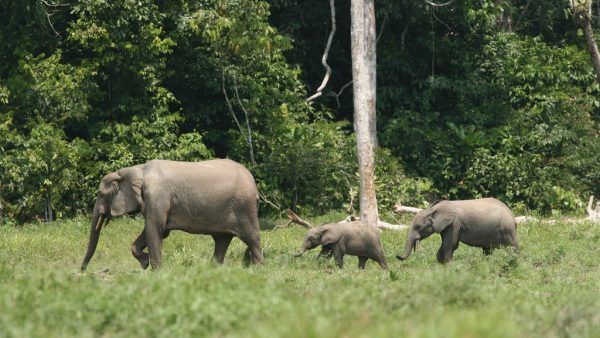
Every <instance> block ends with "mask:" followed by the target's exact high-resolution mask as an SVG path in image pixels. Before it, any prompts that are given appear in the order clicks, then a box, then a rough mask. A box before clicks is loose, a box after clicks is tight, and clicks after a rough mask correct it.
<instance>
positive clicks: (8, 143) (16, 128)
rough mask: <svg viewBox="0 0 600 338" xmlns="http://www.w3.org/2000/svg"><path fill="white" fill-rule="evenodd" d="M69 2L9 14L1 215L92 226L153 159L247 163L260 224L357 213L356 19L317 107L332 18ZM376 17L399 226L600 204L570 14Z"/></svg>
mask: <svg viewBox="0 0 600 338" xmlns="http://www.w3.org/2000/svg"><path fill="white" fill-rule="evenodd" d="M55 4H57V3H56V2H52V1H46V2H43V1H42V2H40V1H34V0H23V1H4V2H2V3H1V4H0V45H2V46H3V49H2V50H0V60H2V62H1V63H0V126H1V128H2V133H3V136H5V137H3V138H2V139H0V148H1V150H2V152H1V153H0V163H1V164H2V166H0V213H2V215H0V217H5V218H6V217H8V218H6V219H10V221H11V222H13V221H14V218H15V217H16V218H17V219H18V221H19V222H21V221H26V220H28V219H32V218H38V219H39V218H48V217H49V215H52V214H56V215H55V216H56V217H63V216H66V215H74V214H77V213H79V212H85V211H86V210H87V209H88V208H89V206H90V204H91V203H92V199H93V191H94V190H95V187H96V185H97V184H98V180H99V179H100V177H102V176H103V175H104V174H106V173H107V172H109V171H111V170H114V169H117V168H120V167H123V166H127V165H132V164H136V163H141V162H144V161H146V160H149V159H153V158H168V159H179V160H200V159H206V158H211V157H228V158H232V159H234V160H237V161H240V162H242V163H244V164H246V165H247V166H248V167H249V168H250V169H251V171H252V172H253V174H254V175H255V178H256V180H257V182H258V184H259V187H260V190H261V195H262V200H263V202H264V203H261V212H262V213H265V212H266V213H270V212H278V211H277V208H279V209H280V210H284V209H286V208H288V207H292V208H293V209H297V210H300V211H301V212H303V213H309V214H310V213H320V212H324V211H327V210H340V209H342V208H343V209H346V211H347V212H352V209H353V208H354V209H357V208H358V205H357V201H358V196H357V193H358V177H357V174H356V171H357V170H356V155H355V150H354V148H355V144H354V143H355V140H354V138H353V135H352V133H351V132H350V130H351V129H352V126H351V121H352V111H353V107H352V87H345V88H346V89H345V90H344V91H343V92H341V91H340V89H341V88H342V87H343V86H344V85H345V84H347V83H348V81H350V80H351V78H352V75H351V67H350V65H351V60H350V31H349V27H350V16H349V15H348V13H349V6H350V3H349V2H341V3H337V4H336V9H337V13H338V15H337V32H336V36H335V38H334V40H333V45H332V48H331V50H330V53H329V56H328V63H329V64H330V65H331V67H332V69H333V73H332V74H331V78H330V81H329V83H328V85H327V87H326V89H325V92H324V95H323V96H321V97H320V98H319V99H318V100H317V101H316V102H313V104H312V105H309V104H307V103H306V102H305V98H306V97H307V96H308V95H309V94H308V93H311V92H313V91H314V88H315V87H316V86H317V85H318V84H320V83H321V81H322V78H323V67H322V65H321V63H320V60H321V57H322V52H323V46H324V44H325V41H326V37H327V35H328V33H329V29H330V27H329V20H330V9H329V4H328V3H327V2H326V1H325V2H324V1H317V0H305V1H290V0H270V1H253V0H240V1H225V0H205V1H187V0H186V1H183V0H166V1H158V2H157V1H151V0H141V1H130V0H114V1H71V0H64V1H61V2H60V4H57V5H55ZM63 5H64V6H63ZM376 9H377V13H376V15H377V27H378V31H379V34H378V35H379V42H378V46H377V52H378V70H377V74H378V79H377V83H378V93H377V97H378V100H377V120H378V126H377V129H378V131H379V134H378V138H379V141H380V143H381V146H382V149H381V151H379V153H378V156H377V164H376V171H377V172H376V189H377V194H378V197H379V202H380V206H379V209H380V212H381V213H382V214H384V215H385V214H386V213H387V212H388V211H389V210H390V208H391V207H392V206H393V205H394V204H395V203H396V202H398V201H399V202H401V203H403V204H405V205H415V206H423V205H424V204H425V203H426V202H428V201H431V200H434V199H438V198H440V197H446V198H471V197H479V196H494V197H498V198H500V199H502V200H504V201H506V202H507V203H509V204H510V205H511V206H512V207H515V208H516V210H518V211H519V212H522V211H530V210H531V211H539V212H546V213H550V212H575V211H578V210H581V208H582V199H587V197H588V196H589V194H592V193H593V194H596V195H598V194H600V191H598V187H600V183H599V182H600V171H598V170H597V168H598V166H600V156H599V155H598V154H600V142H599V138H598V130H599V128H598V121H599V118H598V111H600V101H599V100H598V99H597V97H598V93H599V86H598V85H597V84H596V82H595V81H594V77H593V74H592V72H591V67H590V65H589V58H588V56H587V54H586V51H585V47H584V46H583V44H582V42H583V41H582V38H581V36H579V35H578V30H577V29H576V27H575V26H574V24H573V20H571V18H570V17H569V16H568V11H565V10H566V5H565V3H564V1H562V0H551V1H543V2H531V1H520V0H519V1H517V0H514V1H502V2H493V1H484V2H481V1H476V0H469V1H462V2H455V3H453V4H452V5H450V6H445V7H438V8H432V7H431V6H429V5H427V4H425V3H424V2H419V1H404V0H403V1H380V2H378V3H377V8H376ZM507 16H510V17H512V21H511V24H512V26H510V27H509V25H508V24H507V21H506V20H504V19H505V18H506V17H507ZM506 31H512V33H506ZM334 93H335V94H334ZM338 93H339V95H338ZM234 116H235V118H234ZM236 119H237V120H238V121H237V122H236V121H235V120H236ZM249 139H251V145H252V147H250V145H249V141H248V140H249ZM251 150H252V153H251ZM20 166H23V168H21V167H20ZM48 168H50V169H48ZM22 172H24V173H26V175H21V176H19V174H20V173H22ZM64 177H69V178H71V179H72V180H74V181H71V182H66V180H65V179H64ZM75 181H76V182H75ZM269 202H271V203H272V204H273V205H275V206H276V207H275V208H273V205H271V204H269ZM6 215H8V216H6Z"/></svg>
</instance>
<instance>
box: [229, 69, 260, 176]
mask: <svg viewBox="0 0 600 338" xmlns="http://www.w3.org/2000/svg"><path fill="white" fill-rule="evenodd" d="M234 83H235V85H234V89H235V95H236V97H237V99H238V102H239V104H240V106H241V107H242V110H243V111H244V114H245V115H246V126H247V128H248V134H247V135H246V133H245V132H244V129H243V128H242V125H241V124H240V121H239V120H238V118H237V116H236V115H235V112H234V111H233V106H232V105H231V101H230V100H229V95H227V89H225V69H223V70H222V71H221V89H222V90H223V95H224V96H225V102H227V107H228V108H229V112H230V113H231V116H233V120H234V121H235V124H236V125H237V127H238V129H239V130H240V134H242V136H243V137H244V138H245V139H246V143H248V152H249V153H250V161H251V162H252V164H256V162H255V161H254V148H253V146H252V130H251V129H250V122H249V121H248V112H247V111H246V109H245V108H244V106H243V105H242V101H241V100H240V97H239V94H238V89H237V82H235V78H234Z"/></svg>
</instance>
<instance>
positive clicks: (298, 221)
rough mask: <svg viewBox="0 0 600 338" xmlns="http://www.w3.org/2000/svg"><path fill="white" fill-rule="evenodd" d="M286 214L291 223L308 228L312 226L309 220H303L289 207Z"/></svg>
mask: <svg viewBox="0 0 600 338" xmlns="http://www.w3.org/2000/svg"><path fill="white" fill-rule="evenodd" d="M287 216H288V218H289V219H290V220H291V221H292V222H293V223H296V224H300V225H302V226H303V227H305V228H309V229H310V228H312V227H313V225H312V224H311V223H310V222H308V221H305V220H303V219H302V218H300V217H299V216H298V215H296V213H295V212H293V211H292V210H290V209H288V210H287Z"/></svg>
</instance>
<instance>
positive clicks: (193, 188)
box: [81, 159, 263, 271]
mask: <svg viewBox="0 0 600 338" xmlns="http://www.w3.org/2000/svg"><path fill="white" fill-rule="evenodd" d="M134 212H141V213H142V214H143V215H144V220H145V222H144V230H143V231H142V233H141V234H140V235H139V236H138V237H137V239H136V240H135V241H134V242H133V245H132V248H131V251H132V253H133V256H134V257H135V258H137V260H138V261H139V262H140V265H141V266H142V268H144V269H146V268H147V267H148V264H150V265H152V268H158V267H159V266H160V265H161V247H162V241H163V239H164V238H166V237H167V236H168V235H169V231H171V230H182V231H185V232H188V233H192V234H206V235H211V236H212V237H213V239H214V241H215V251H214V255H213V259H214V260H215V261H216V262H217V263H219V264H222V263H223V259H224V258H225V252H226V251H227V248H228V247H229V243H230V242H231V240H232V238H233V237H234V236H237V237H239V238H240V239H241V240H242V241H243V242H244V243H246V245H247V246H248V249H247V250H246V254H245V258H246V259H247V260H251V261H252V263H255V264H258V263H261V262H262V260H263V255H262V250H261V247H260V237H259V226H258V190H257V188H256V184H255V182H254V178H253V177H252V174H251V173H250V172H249V171H248V170H247V169H246V168H245V167H244V166H243V165H241V164H239V163H237V162H234V161H231V160H223V159H219V160H210V161H204V162H179V161H166V160H152V161H149V162H147V163H144V164H140V165H136V166H133V167H127V168H123V169H120V170H118V171H116V172H113V173H110V174H108V175H106V176H104V178H102V181H101V182H100V187H99V188H98V196H97V199H96V204H95V206H94V211H93V214H92V223H91V229H90V239H89V243H88V247H87V253H86V254H85V258H84V259H83V263H82V265H81V270H82V271H83V270H85V269H86V267H87V265H88V263H89V261H90V259H91V258H92V256H93V255H94V251H95V250H96V246H97V245H98V238H99V237H100V230H101V228H102V225H103V224H104V223H105V221H106V222H107V221H108V220H109V219H110V218H111V217H115V216H120V215H123V214H126V213H134ZM146 247H148V253H146V252H144V249H145V248H146Z"/></svg>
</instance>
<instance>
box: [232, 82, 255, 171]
mask: <svg viewBox="0 0 600 338" xmlns="http://www.w3.org/2000/svg"><path fill="white" fill-rule="evenodd" d="M233 88H234V89H235V97H236V98H237V100H238V103H239V105H240V107H241V108H242V111H243V112H244V116H245V117H246V128H247V129H248V137H247V138H246V141H247V142H248V147H249V148H250V149H249V151H250V162H252V164H256V161H255V160H254V146H253V145H252V129H250V120H248V111H247V110H246V108H244V105H243V104H242V100H240V94H239V93H238V86H237V80H236V78H235V77H234V78H233Z"/></svg>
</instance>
